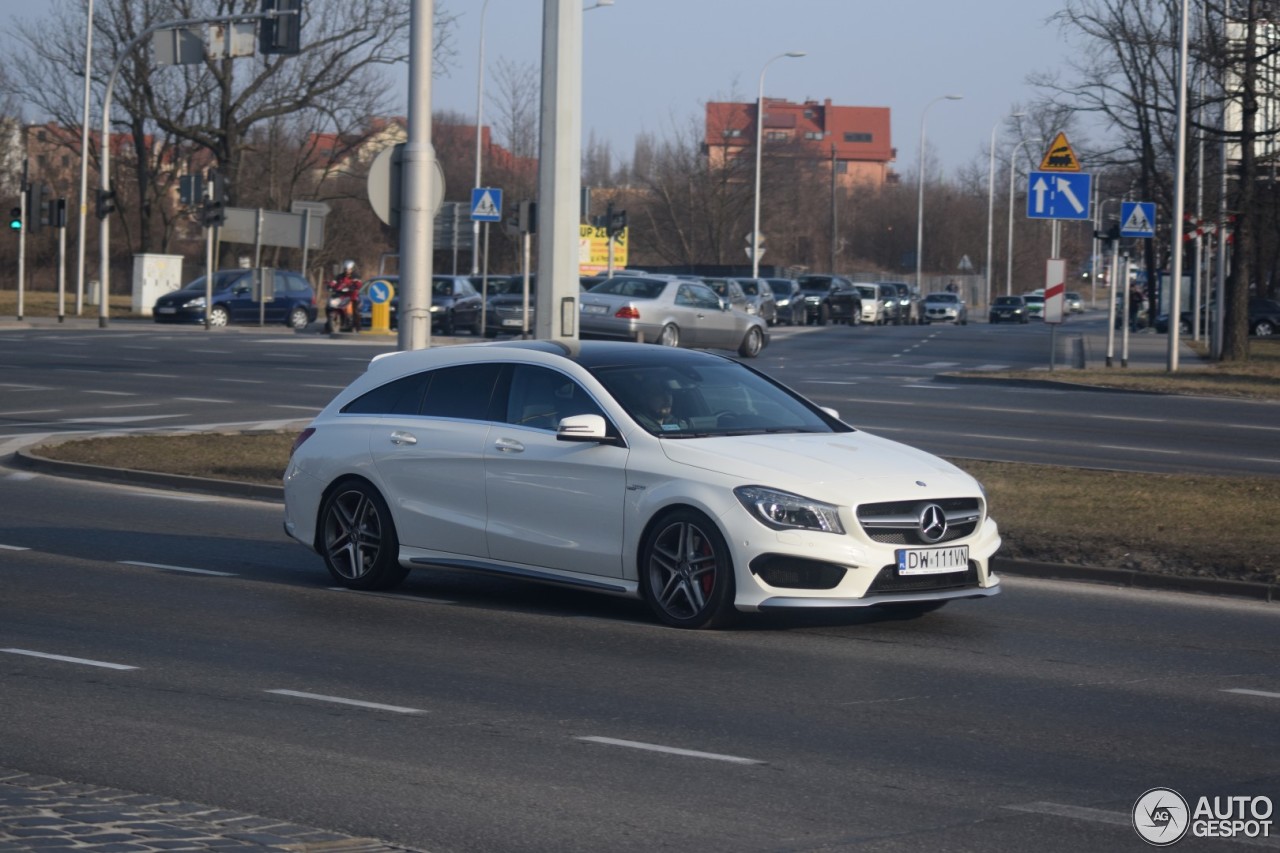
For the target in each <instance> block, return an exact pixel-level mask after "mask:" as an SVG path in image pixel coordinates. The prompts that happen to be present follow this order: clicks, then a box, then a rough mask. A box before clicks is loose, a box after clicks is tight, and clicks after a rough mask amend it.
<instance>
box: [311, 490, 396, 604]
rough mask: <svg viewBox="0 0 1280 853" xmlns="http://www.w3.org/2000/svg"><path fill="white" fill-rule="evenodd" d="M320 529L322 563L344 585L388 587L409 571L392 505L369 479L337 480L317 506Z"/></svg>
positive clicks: (353, 587) (375, 587)
mask: <svg viewBox="0 0 1280 853" xmlns="http://www.w3.org/2000/svg"><path fill="white" fill-rule="evenodd" d="M319 529H320V541H319V543H318V545H319V550H320V554H321V556H323V557H324V564H325V568H327V569H328V570H329V574H330V575H332V576H333V579H334V580H335V581H337V582H338V583H339V584H341V585H342V586H345V587H347V588H348V589H389V588H390V587H393V586H395V585H396V584H398V583H400V581H402V580H404V577H405V575H406V574H408V573H409V570H408V569H406V568H405V567H403V566H401V565H400V563H399V551H400V540H399V537H398V536H397V535H396V527H395V523H394V522H393V521H392V520H391V510H390V509H388V508H387V502H386V501H384V500H383V499H382V495H380V494H378V492H377V490H376V489H374V488H373V487H372V486H370V485H369V484H368V483H365V482H362V481H360V480H346V481H343V482H341V483H339V484H338V485H337V487H336V488H334V490H333V491H332V492H331V493H330V494H329V497H328V498H327V499H325V502H324V505H323V506H322V507H321V509H320V528H319Z"/></svg>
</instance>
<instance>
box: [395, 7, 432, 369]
mask: <svg viewBox="0 0 1280 853" xmlns="http://www.w3.org/2000/svg"><path fill="white" fill-rule="evenodd" d="M409 9H410V12H409V19H410V22H409V139H408V142H407V143H406V145H405V148H404V155H403V159H402V160H401V170H402V171H401V174H402V176H403V177H402V181H403V183H402V190H401V198H402V204H401V207H400V262H401V264H400V283H401V284H402V285H404V290H402V291H401V303H400V304H401V310H400V327H399V334H398V337H397V345H398V346H399V348H400V349H402V350H418V349H426V348H427V347H429V346H431V256H432V253H433V252H434V251H435V232H434V229H433V228H432V221H431V220H432V210H431V182H432V181H433V180H435V176H434V175H433V174H432V170H433V163H432V161H433V160H434V158H435V153H434V152H433V151H432V148H431V61H432V41H431V39H432V27H433V20H434V17H435V0H417V2H414V3H411V4H410V6H409ZM406 304H407V309H408V310H407V312H406V310H405V308H406ZM406 314H407V316H406Z"/></svg>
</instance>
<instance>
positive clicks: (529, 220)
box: [516, 201, 538, 234]
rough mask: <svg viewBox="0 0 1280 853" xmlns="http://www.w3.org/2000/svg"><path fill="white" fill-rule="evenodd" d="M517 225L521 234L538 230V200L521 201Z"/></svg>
mask: <svg viewBox="0 0 1280 853" xmlns="http://www.w3.org/2000/svg"><path fill="white" fill-rule="evenodd" d="M519 211H520V212H519V215H518V217H517V219H516V227H517V228H518V229H519V230H520V233H521V234H534V233H536V232H537V230H538V203H537V202H536V201H522V202H520V207H519Z"/></svg>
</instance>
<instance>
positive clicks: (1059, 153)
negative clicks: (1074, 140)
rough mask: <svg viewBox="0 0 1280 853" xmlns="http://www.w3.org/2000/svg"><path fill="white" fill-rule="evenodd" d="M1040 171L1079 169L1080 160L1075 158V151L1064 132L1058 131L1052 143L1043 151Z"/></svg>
mask: <svg viewBox="0 0 1280 853" xmlns="http://www.w3.org/2000/svg"><path fill="white" fill-rule="evenodd" d="M1040 171H1041V172H1079V171H1080V160H1079V159H1077V158H1076V152H1075V151H1074V150H1072V148H1071V143H1070V142H1068V141H1067V135H1066V134H1065V133H1062V132H1059V133H1058V135H1057V136H1055V137H1054V138H1053V144H1052V145H1050V146H1049V150H1048V151H1046V152H1045V153H1044V159H1043V160H1041V161H1040Z"/></svg>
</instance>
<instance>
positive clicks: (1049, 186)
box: [1027, 172, 1093, 219]
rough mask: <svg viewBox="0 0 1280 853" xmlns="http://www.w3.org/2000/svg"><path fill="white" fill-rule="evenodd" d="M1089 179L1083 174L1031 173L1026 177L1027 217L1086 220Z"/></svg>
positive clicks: (1090, 183)
mask: <svg viewBox="0 0 1280 853" xmlns="http://www.w3.org/2000/svg"><path fill="white" fill-rule="evenodd" d="M1092 192H1093V176H1092V175H1090V174H1088V173H1086V172H1031V173H1030V174H1029V175H1028V176H1027V217H1028V218H1030V219H1088V218H1089V199H1090V197H1091V195H1092Z"/></svg>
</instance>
